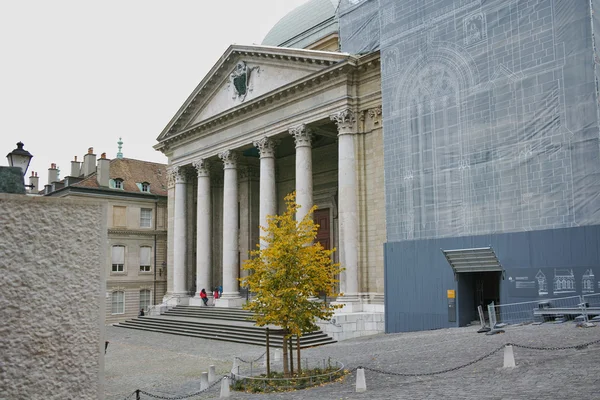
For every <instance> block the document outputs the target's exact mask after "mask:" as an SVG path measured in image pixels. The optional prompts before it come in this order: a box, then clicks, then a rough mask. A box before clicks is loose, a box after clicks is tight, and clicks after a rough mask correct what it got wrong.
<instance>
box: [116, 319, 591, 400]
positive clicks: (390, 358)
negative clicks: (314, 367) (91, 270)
mask: <svg viewBox="0 0 600 400" xmlns="http://www.w3.org/2000/svg"><path fill="white" fill-rule="evenodd" d="M505 330H506V333H504V334H499V335H493V336H486V335H484V334H478V333H476V331H477V327H469V328H454V329H442V330H435V331H425V332H411V333H399V334H391V335H385V334H381V335H374V336H369V337H363V338H359V339H354V340H348V341H343V342H339V343H335V344H331V345H327V346H324V347H318V348H314V349H307V350H304V351H303V352H302V358H305V357H306V358H310V359H316V358H323V357H325V358H326V357H331V358H332V359H335V360H338V361H340V362H342V363H344V365H345V366H346V368H348V369H353V368H355V367H358V366H364V367H368V368H372V369H378V370H384V371H387V372H397V373H420V372H423V373H426V372H434V371H439V370H443V369H446V368H451V367H454V366H459V365H463V364H466V363H468V362H470V361H472V360H475V359H477V358H479V357H481V356H483V355H485V354H488V353H489V352H491V351H493V350H494V349H497V348H499V347H501V346H502V345H503V344H505V343H508V342H510V343H516V344H522V345H527V346H538V347H563V346H572V345H576V344H582V343H587V342H590V341H593V340H598V339H600V328H598V327H596V328H589V329H583V328H576V327H575V325H574V324H572V323H566V324H560V325H554V324H543V325H539V326H533V325H527V326H519V327H512V326H508V327H507V328H506V329H505ZM107 336H108V340H109V341H110V345H109V348H108V352H107V355H106V394H107V397H106V398H107V400H117V399H124V398H126V396H128V395H129V394H131V393H132V392H133V391H134V390H135V389H142V390H145V391H147V392H149V393H152V394H156V395H161V396H170V397H172V396H182V395H186V394H190V393H193V392H197V391H199V390H200V376H201V373H202V372H204V371H208V366H209V365H211V364H214V365H215V366H216V370H217V376H222V375H223V374H225V373H227V372H228V370H229V369H230V368H231V366H232V362H233V358H234V357H235V356H238V357H241V358H243V359H247V360H249V359H252V358H256V357H258V356H260V355H261V354H262V353H263V352H264V348H262V347H258V346H248V345H241V344H235V343H227V342H219V341H212V340H203V339H195V338H188V337H184V336H174V335H163V334H158V333H153V332H144V331H133V330H131V331H129V330H126V329H117V328H114V327H108V328H107ZM599 350H600V345H599V344H595V345H591V346H588V347H587V348H584V349H581V350H574V349H571V350H530V349H523V348H519V347H515V348H514V353H515V360H516V364H517V367H516V368H514V369H503V368H502V365H503V351H502V350H501V351H499V352H497V353H496V354H494V355H492V356H491V357H489V358H486V359H484V360H482V361H480V362H478V363H475V364H473V365H470V366H468V367H465V368H461V369H458V370H456V371H452V372H448V373H445V374H440V375H434V376H420V377H399V376H393V375H386V374H381V373H374V372H371V371H369V370H367V371H366V372H365V376H366V383H367V391H366V392H364V393H355V390H354V389H355V386H354V385H355V379H356V374H355V373H354V374H352V375H350V376H348V377H347V378H346V379H345V380H344V381H343V382H341V383H333V384H329V385H325V386H321V387H317V388H312V389H307V390H300V391H295V392H287V393H277V394H267V395H265V394H262V395H257V394H247V393H239V392H232V395H231V398H232V399H263V398H265V399H332V400H333V399H370V400H383V399H441V398H444V399H456V400H458V399H483V398H485V399H493V400H508V399H510V400H513V399H549V398H564V397H565V396H568V398H569V399H592V398H597V397H598V390H599V388H600V351H599ZM218 397H219V385H215V386H214V387H213V388H212V389H211V390H210V391H208V392H206V393H203V394H202V395H200V396H196V397H192V398H191V399H216V398H218ZM142 398H143V399H146V398H148V397H146V396H142Z"/></svg>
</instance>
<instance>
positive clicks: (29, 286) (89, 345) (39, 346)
mask: <svg viewBox="0 0 600 400" xmlns="http://www.w3.org/2000/svg"><path fill="white" fill-rule="evenodd" d="M106 221H107V211H106V205H105V204H104V203H99V202H91V201H81V200H78V201H72V200H64V199H54V198H47V197H33V196H25V195H0V226H2V235H0V286H1V287H2V291H0V320H1V321H2V323H1V324H0V337H1V338H2V340H0V366H1V374H0V397H1V398H6V399H41V398H44V399H103V398H104V372H103V370H104V340H105V339H104V338H105V333H104V315H105V309H104V308H105V303H104V296H105V292H106V287H105V282H106V281H105V268H104V265H105V262H106V257H107V254H106V243H107V224H106Z"/></svg>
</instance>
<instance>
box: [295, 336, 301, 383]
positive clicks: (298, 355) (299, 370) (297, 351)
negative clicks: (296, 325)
mask: <svg viewBox="0 0 600 400" xmlns="http://www.w3.org/2000/svg"><path fill="white" fill-rule="evenodd" d="M296 361H297V363H296V364H297V365H298V375H300V374H301V373H302V365H301V364H300V363H301V360H300V336H296Z"/></svg>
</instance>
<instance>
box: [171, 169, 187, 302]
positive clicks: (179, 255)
mask: <svg viewBox="0 0 600 400" xmlns="http://www.w3.org/2000/svg"><path fill="white" fill-rule="evenodd" d="M173 172H174V173H175V207H174V208H175V210H174V218H173V295H175V296H177V297H184V296H185V295H186V294H187V290H186V288H185V257H186V225H185V221H186V215H185V214H186V213H185V203H186V202H185V198H186V189H187V181H186V176H185V170H184V169H183V168H181V167H174V168H173Z"/></svg>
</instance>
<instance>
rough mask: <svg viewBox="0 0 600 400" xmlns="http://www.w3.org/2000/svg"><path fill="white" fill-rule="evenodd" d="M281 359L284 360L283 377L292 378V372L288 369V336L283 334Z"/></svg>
mask: <svg viewBox="0 0 600 400" xmlns="http://www.w3.org/2000/svg"><path fill="white" fill-rule="evenodd" d="M282 345H283V346H282V352H281V357H282V358H283V376H285V377H286V378H287V377H289V376H290V370H289V367H288V354H287V353H288V350H287V334H285V333H284V334H283V343H282Z"/></svg>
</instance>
